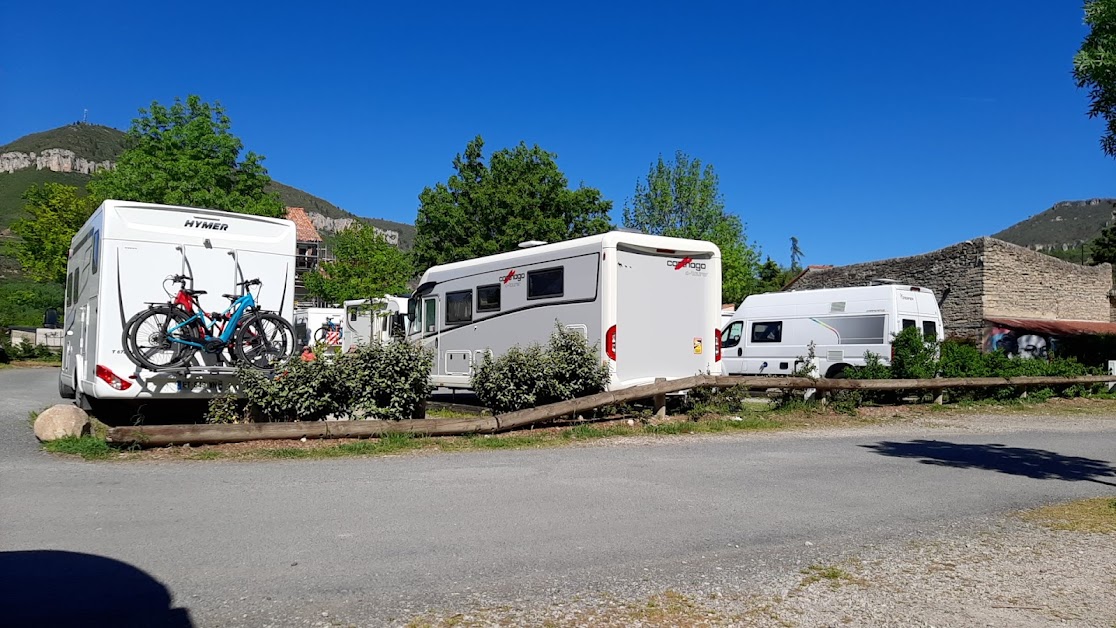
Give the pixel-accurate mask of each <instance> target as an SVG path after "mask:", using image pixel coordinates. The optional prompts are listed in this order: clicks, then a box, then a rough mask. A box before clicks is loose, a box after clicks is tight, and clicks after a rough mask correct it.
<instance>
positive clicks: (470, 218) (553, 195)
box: [413, 135, 612, 268]
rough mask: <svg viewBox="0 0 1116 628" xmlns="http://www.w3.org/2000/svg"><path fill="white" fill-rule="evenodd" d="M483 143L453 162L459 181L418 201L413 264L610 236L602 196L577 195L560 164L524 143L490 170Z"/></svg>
mask: <svg viewBox="0 0 1116 628" xmlns="http://www.w3.org/2000/svg"><path fill="white" fill-rule="evenodd" d="M483 149H484V140H483V139H482V138H481V137H480V136H479V135H478V136H477V137H475V138H474V139H473V140H472V141H470V142H469V143H468V145H466V147H465V153H464V155H462V154H458V155H457V156H456V157H455V158H454V160H453V169H454V171H455V172H456V174H454V175H452V176H450V178H449V180H448V181H446V182H445V183H438V184H436V185H435V186H434V187H432V188H430V187H428V188H425V189H424V190H423V191H422V193H421V194H420V195H419V203H420V205H419V212H418V218H417V220H416V221H415V230H416V233H415V246H414V251H413V255H414V261H415V264H416V266H417V267H418V268H429V267H430V266H434V265H437V264H445V263H448V262H455V261H459V260H464V259H471V258H474V257H480V256H482V255H491V254H494V253H503V252H506V251H511V250H514V249H515V248H516V246H517V245H518V244H519V243H520V242H525V241H528V240H542V241H545V242H560V241H562V240H569V239H570V238H576V237H580V236H586V235H592V234H595V233H604V232H605V231H608V230H609V229H610V228H611V224H610V223H609V219H608V212H609V210H610V209H612V203H611V202H609V201H606V200H604V199H603V198H602V197H601V192H600V190H597V189H595V188H590V187H586V186H584V185H582V186H580V187H578V188H577V189H576V190H571V189H570V188H569V184H568V182H567V180H566V176H565V175H564V174H562V172H561V171H560V170H559V169H558V164H557V163H556V162H555V159H556V158H557V156H556V155H554V154H553V153H549V152H547V151H545V150H543V149H541V148H539V147H538V146H537V145H536V146H532V147H528V146H527V145H526V144H525V143H523V142H520V143H519V145H518V146H516V147H515V148H510V149H508V148H505V149H502V150H499V151H497V152H495V153H493V154H492V158H491V159H490V160H489V163H488V164H487V165H486V164H485V163H484V155H483Z"/></svg>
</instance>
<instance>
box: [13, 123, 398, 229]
mask: <svg viewBox="0 0 1116 628" xmlns="http://www.w3.org/2000/svg"><path fill="white" fill-rule="evenodd" d="M127 142H128V136H127V134H126V133H124V132H123V131H120V130H117V129H113V128H110V127H106V126H99V125H95V124H70V125H67V126H64V127H59V128H57V129H51V130H49V131H43V132H40V133H32V134H30V135H25V136H24V137H21V138H19V139H17V140H15V141H12V142H10V143H8V144H5V145H3V146H0V232H2V230H4V229H6V228H7V227H8V225H10V224H11V222H12V221H13V220H15V219H16V217H18V216H19V215H20V213H21V212H22V207H23V203H22V201H21V200H20V197H21V196H22V194H23V192H24V190H26V189H27V187H28V186H30V185H33V184H41V183H45V182H47V181H57V182H60V183H66V184H70V185H79V186H80V185H83V184H84V183H85V182H86V181H88V180H89V177H90V176H91V175H92V174H93V173H94V172H96V171H98V170H101V169H104V168H112V167H113V165H114V162H115V160H116V158H117V157H119V156H120V154H121V153H122V152H124V150H125V148H126V147H127ZM271 190H272V191H274V192H276V193H277V194H278V195H279V198H280V199H281V200H282V201H283V203H284V204H286V205H288V206H292V207H303V208H305V209H306V212H307V214H309V216H310V219H311V220H312V221H313V222H314V225H315V226H316V227H317V228H318V230H319V231H322V232H324V233H323V235H324V236H326V237H327V239H328V236H329V235H331V234H332V233H336V232H337V231H339V230H341V229H344V228H345V227H347V226H349V225H351V224H352V223H353V222H355V221H362V222H365V223H368V224H370V225H372V226H374V227H376V228H377V230H379V231H382V232H383V233H384V234H385V236H387V238H388V240H389V241H391V242H393V243H395V244H397V246H400V247H401V248H404V249H409V248H410V247H411V244H412V243H413V242H414V233H415V228H414V226H412V225H408V224H404V223H399V222H394V221H391V220H383V219H379V218H366V217H363V216H357V215H356V214H353V213H352V212H349V211H346V210H344V209H341V208H340V207H337V206H336V205H334V204H332V203H330V202H329V201H327V200H325V199H323V198H319V197H317V196H314V195H312V194H310V193H308V192H304V191H302V190H300V189H298V188H294V187H291V186H289V185H284V184H283V183H280V182H278V181H272V184H271ZM0 235H3V234H2V233H0Z"/></svg>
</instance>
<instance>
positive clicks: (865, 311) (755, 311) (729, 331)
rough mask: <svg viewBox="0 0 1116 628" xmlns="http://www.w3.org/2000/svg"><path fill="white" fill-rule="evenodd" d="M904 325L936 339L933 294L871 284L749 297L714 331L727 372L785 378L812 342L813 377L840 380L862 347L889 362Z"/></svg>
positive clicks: (857, 361)
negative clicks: (720, 329) (718, 331)
mask: <svg viewBox="0 0 1116 628" xmlns="http://www.w3.org/2000/svg"><path fill="white" fill-rule="evenodd" d="M907 327H918V328H919V329H921V330H922V331H923V333H924V334H926V335H928V336H932V337H934V338H937V339H939V340H941V339H943V338H944V337H945V336H944V329H943V328H942V313H941V311H940V310H939V309H938V302H937V300H936V299H935V298H934V293H933V292H931V291H930V290H927V289H926V288H920V287H918V286H907V285H895V284H888V285H876V286H859V287H853V288H833V289H825V290H800V291H792V292H772V293H768V294H755V295H752V296H750V297H748V298H746V299H744V302H743V303H742V304H741V305H740V308H739V309H738V310H736V314H735V315H734V316H733V318H732V321H731V322H730V323H729V324H728V325H726V326H725V328H724V331H723V332H722V334H721V345H722V347H723V349H722V350H723V352H724V371H725V374H727V375H790V374H792V373H794V372H795V371H796V370H797V369H798V367H799V366H801V364H802V362H801V360H802V358H805V357H806V356H807V354H808V352H809V345H810V343H811V342H812V343H814V345H815V348H814V353H815V356H816V357H817V359H818V374H819V375H822V376H824V377H841V375H842V373H843V372H844V370H845V368H847V367H849V366H863V365H864V354H865V352H872V353H874V354H876V355H879V356H880V357H881V358H882V360H883V361H884V363H889V362H890V360H891V339H892V338H893V337H894V335H895V334H897V333H899V332H900V331H901V330H903V329H905V328H907Z"/></svg>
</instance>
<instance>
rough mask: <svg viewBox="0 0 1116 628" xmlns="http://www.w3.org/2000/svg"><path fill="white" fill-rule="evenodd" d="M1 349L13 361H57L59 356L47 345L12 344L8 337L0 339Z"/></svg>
mask: <svg viewBox="0 0 1116 628" xmlns="http://www.w3.org/2000/svg"><path fill="white" fill-rule="evenodd" d="M0 349H3V351H4V353H6V354H7V355H8V358H9V359H11V360H57V359H58V358H59V354H58V353H57V352H56V351H54V350H52V349H51V348H50V347H48V346H46V345H36V344H32V343H29V342H16V343H12V341H11V339H10V338H8V337H7V336H5V337H2V338H0Z"/></svg>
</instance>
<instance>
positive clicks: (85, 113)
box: [81, 109, 89, 124]
mask: <svg viewBox="0 0 1116 628" xmlns="http://www.w3.org/2000/svg"><path fill="white" fill-rule="evenodd" d="M81 123H82V124H89V110H88V109H82V113H81Z"/></svg>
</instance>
